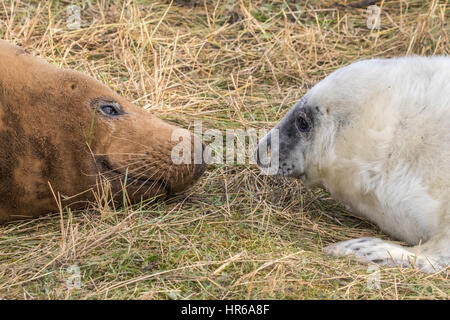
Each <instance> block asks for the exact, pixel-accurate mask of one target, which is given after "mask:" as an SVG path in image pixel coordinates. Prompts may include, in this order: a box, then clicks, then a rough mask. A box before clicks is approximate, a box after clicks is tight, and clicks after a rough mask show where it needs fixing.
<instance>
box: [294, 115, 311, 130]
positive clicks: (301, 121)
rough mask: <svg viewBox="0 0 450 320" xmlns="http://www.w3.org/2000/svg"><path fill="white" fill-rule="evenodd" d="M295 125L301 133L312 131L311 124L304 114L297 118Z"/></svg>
mask: <svg viewBox="0 0 450 320" xmlns="http://www.w3.org/2000/svg"><path fill="white" fill-rule="evenodd" d="M295 125H296V126H297V129H298V131H300V132H308V131H309V130H310V129H311V123H310V121H309V119H308V118H307V117H306V115H305V114H304V113H301V114H299V115H298V116H297V120H296V121H295Z"/></svg>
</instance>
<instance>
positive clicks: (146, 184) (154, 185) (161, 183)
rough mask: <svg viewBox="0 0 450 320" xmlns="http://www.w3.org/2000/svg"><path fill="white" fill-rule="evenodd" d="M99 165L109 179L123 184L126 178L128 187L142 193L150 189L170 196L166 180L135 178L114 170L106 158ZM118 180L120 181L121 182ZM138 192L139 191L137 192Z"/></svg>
mask: <svg viewBox="0 0 450 320" xmlns="http://www.w3.org/2000/svg"><path fill="white" fill-rule="evenodd" d="M96 163H97V164H99V165H100V167H101V169H102V170H101V172H103V173H106V174H105V176H106V177H107V178H109V179H119V180H121V181H122V182H124V181H125V178H126V186H127V187H130V186H131V187H133V188H138V190H142V193H146V192H147V191H149V188H151V189H153V190H157V192H160V191H163V192H161V193H165V194H168V193H170V190H169V188H168V185H167V182H166V181H165V180H164V179H149V178H146V177H142V178H141V177H139V178H138V177H133V176H132V175H129V174H127V173H124V172H121V171H120V170H118V169H114V167H113V166H112V165H111V163H110V162H109V161H108V160H107V159H106V158H104V157H102V158H99V159H97V162H96ZM119 180H118V181H119ZM136 192H137V191H136Z"/></svg>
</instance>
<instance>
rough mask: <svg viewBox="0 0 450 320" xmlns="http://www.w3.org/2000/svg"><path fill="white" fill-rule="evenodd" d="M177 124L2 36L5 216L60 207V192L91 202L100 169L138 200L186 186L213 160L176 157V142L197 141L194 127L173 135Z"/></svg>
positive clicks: (1, 215)
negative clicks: (185, 160)
mask: <svg viewBox="0 0 450 320" xmlns="http://www.w3.org/2000/svg"><path fill="white" fill-rule="evenodd" d="M175 130H178V131H180V130H182V132H183V130H184V129H181V128H178V127H176V126H172V125H170V124H168V123H166V122H164V121H162V120H160V119H158V118H157V117H155V116H154V115H152V114H150V113H149V112H146V111H145V110H143V109H141V108H138V107H136V106H135V105H133V104H132V103H130V102H128V101H127V100H125V99H124V98H122V97H120V96H119V95H118V94H116V93H115V92H113V91H112V90H111V89H109V88H108V87H106V86H105V85H103V84H102V83H100V82H98V81H97V80H95V79H93V78H91V77H89V76H86V75H84V74H82V73H80V72H77V71H74V70H67V69H60V68H58V67H56V66H53V65H51V64H49V63H47V62H46V61H44V60H42V59H40V58H38V57H35V56H32V55H30V54H27V53H26V52H25V51H24V50H23V49H21V48H19V47H17V46H15V45H12V44H10V43H9V42H6V41H3V40H0V150H1V152H0V222H3V221H7V220H12V219H17V218H24V217H35V216H39V215H41V214H45V213H49V212H54V211H55V210H57V209H58V207H57V203H56V201H55V198H54V195H53V192H54V193H55V194H58V193H59V194H60V195H61V198H62V199H63V202H62V204H63V205H71V206H73V207H77V208H78V207H81V206H83V205H86V201H92V200H93V199H94V197H95V196H94V193H93V192H89V190H95V189H96V186H97V187H98V185H99V176H101V177H103V178H106V179H107V180H108V181H109V184H108V185H109V186H110V190H111V194H114V195H117V194H118V195H120V197H123V194H124V193H123V192H122V191H123V186H125V187H126V191H127V193H126V194H127V197H128V198H129V200H130V201H131V202H136V201H140V200H141V199H148V198H151V197H155V196H159V195H166V194H170V193H173V192H176V191H180V190H182V189H184V188H185V187H187V186H188V185H190V184H191V183H192V182H193V181H195V180H196V179H197V178H198V177H199V176H200V175H201V174H202V173H203V171H204V170H205V164H204V162H203V161H200V162H201V163H200V164H194V162H193V161H192V162H191V163H186V164H180V165H176V164H174V163H173V161H172V159H171V151H172V148H173V147H174V145H179V144H180V143H186V144H189V145H188V147H189V148H191V149H190V150H192V148H193V146H194V138H193V136H192V135H191V134H190V133H189V132H188V131H186V130H184V135H185V136H186V137H189V138H190V139H182V141H181V142H180V141H172V140H173V136H172V134H173V133H174V131H175ZM191 138H192V139H191ZM183 140H185V142H183ZM186 146H187V145H186ZM192 154H194V152H192ZM197 162H198V161H197ZM101 185H104V183H102V184H101ZM52 189H53V191H52Z"/></svg>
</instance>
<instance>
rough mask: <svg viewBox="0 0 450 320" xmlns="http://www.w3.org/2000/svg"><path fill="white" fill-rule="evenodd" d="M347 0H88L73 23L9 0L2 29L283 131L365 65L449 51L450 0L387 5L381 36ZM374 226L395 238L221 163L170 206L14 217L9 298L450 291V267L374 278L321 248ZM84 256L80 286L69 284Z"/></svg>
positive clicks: (287, 185)
mask: <svg viewBox="0 0 450 320" xmlns="http://www.w3.org/2000/svg"><path fill="white" fill-rule="evenodd" d="M335 2H336V1H313V0H311V1H287V0H286V1H284V0H274V1H256V0H251V1H249V0H243V1H237V0H228V1H226V0H222V1H217V2H209V1H208V2H204V1H187V0H186V1H181V0H178V1H173V2H172V3H170V2H168V1H124V2H121V1H106V0H97V1H95V0H93V1H78V2H77V4H78V5H79V6H80V7H81V19H82V28H81V29H79V30H69V29H68V28H67V27H66V18H67V13H66V6H67V5H68V4H71V2H70V1H59V2H58V1H52V2H51V4H50V5H49V4H47V3H41V2H39V1H28V2H27V1H12V0H10V1H5V0H3V1H0V16H1V20H0V36H1V38H4V39H8V40H11V41H13V42H15V43H17V44H19V45H22V46H24V47H25V48H26V49H27V50H28V51H30V52H32V53H34V54H37V55H39V56H41V57H43V58H45V59H47V60H49V61H50V62H51V63H54V64H57V65H60V66H63V67H70V68H74V69H77V70H81V71H83V72H86V73H87V74H90V75H91V76H93V77H95V78H97V79H100V80H101V81H103V82H105V83H106V84H107V85H109V86H111V87H112V88H113V89H115V90H116V91H118V92H120V93H121V94H123V95H124V96H126V97H127V98H128V99H130V100H132V101H134V102H135V103H136V104H138V105H140V106H142V107H143V108H146V109H148V110H149V111H151V112H154V113H156V114H158V115H159V116H160V117H161V118H163V119H166V120H170V121H175V122H177V123H178V124H180V125H181V126H183V127H186V128H189V127H191V126H192V124H193V120H194V119H199V120H203V121H204V123H203V125H204V127H207V128H217V129H225V128H244V129H248V128H263V127H267V128H269V127H271V126H272V125H273V124H275V123H276V122H277V120H279V119H280V117H281V116H282V115H283V114H284V113H285V112H286V110H288V108H289V107H290V105H292V104H293V103H294V102H295V101H296V100H297V99H299V98H300V97H301V96H302V95H303V94H304V93H305V92H306V91H307V90H308V88H310V87H311V86H312V85H313V84H314V83H316V82H317V81H319V80H320V79H322V78H323V77H325V76H326V75H327V74H329V73H330V72H332V71H333V70H335V69H336V68H339V67H341V66H343V65H346V64H348V63H350V62H352V61H355V60H358V59H362V58H366V57H376V56H383V57H391V56H397V55H404V54H426V55H432V54H449V51H450V50H449V39H448V31H449V30H448V25H447V24H446V23H447V21H448V18H449V10H448V1H436V0H430V1H419V0H411V1H409V0H402V1H380V2H378V5H379V6H381V7H382V10H383V15H382V26H383V28H382V29H381V30H379V31H372V32H371V31H370V30H368V29H367V27H366V14H365V9H364V8H361V9H358V8H350V7H345V6H337V5H334V3H335ZM349 2H350V1H349ZM354 2H355V1H353V3H354ZM361 236H379V237H383V238H385V236H384V235H383V234H382V233H381V232H380V231H379V230H378V229H377V228H376V227H375V226H373V225H371V224H369V223H367V222H364V221H361V220H359V219H357V218H354V217H352V216H351V214H350V213H348V212H346V211H345V209H343V208H342V207H341V206H339V205H338V204H337V203H335V202H334V201H332V200H331V199H330V198H329V196H328V195H327V193H325V192H324V191H322V190H306V189H304V188H303V187H302V185H301V183H300V182H297V181H292V180H284V179H275V178H269V177H265V178H261V177H260V176H258V169H257V168H255V167H254V166H250V165H248V166H237V165H236V166H233V165H223V166H219V165H217V166H212V167H210V169H209V170H208V172H207V173H206V174H205V176H204V177H203V178H202V180H201V181H200V182H199V183H198V184H197V185H196V186H194V187H193V188H192V189H190V190H188V191H186V192H185V193H184V194H182V195H179V196H177V198H175V199H171V200H168V201H165V202H158V203H154V204H152V205H145V206H139V207H134V208H129V207H128V208H125V209H123V210H120V211H114V210H112V209H110V208H108V207H104V206H103V207H100V206H98V207H95V206H94V207H93V208H91V209H90V210H86V211H85V212H76V213H75V212H73V213H72V212H67V211H64V212H62V214H61V215H59V214H55V215H53V216H46V217H42V218H40V219H36V220H33V221H21V222H16V223H10V224H7V225H3V226H0V298H25V299H37V298H50V299H55V298H62V299H65V298H68V299H78V298H79V299H91V298H97V299H134V298H137V299H166V298H171V299H181V298H191V299H205V298H210V299H232V298H234V299H241V298H253V299H266V298H276V299H322V298H324V299H335V298H338V299H419V298H420V299H447V298H448V296H449V292H450V288H449V282H448V276H447V275H445V274H442V273H441V274H435V275H428V274H423V273H420V272H417V271H415V270H397V269H387V268H384V269H382V270H381V277H380V278H381V288H380V289H370V288H368V286H367V281H368V278H369V277H370V273H368V272H367V266H365V265H361V264H358V263H356V262H354V261H352V260H350V259H346V258H341V259H337V258H331V257H328V256H325V255H324V254H323V253H322V252H321V248H322V247H323V246H324V245H326V244H329V243H332V242H336V241H339V240H345V239H349V238H353V237H361ZM71 265H78V266H79V267H80V270H81V275H82V287H81V289H74V290H68V289H67V287H66V280H67V279H68V277H69V276H70V274H68V273H67V268H68V267H69V266H71Z"/></svg>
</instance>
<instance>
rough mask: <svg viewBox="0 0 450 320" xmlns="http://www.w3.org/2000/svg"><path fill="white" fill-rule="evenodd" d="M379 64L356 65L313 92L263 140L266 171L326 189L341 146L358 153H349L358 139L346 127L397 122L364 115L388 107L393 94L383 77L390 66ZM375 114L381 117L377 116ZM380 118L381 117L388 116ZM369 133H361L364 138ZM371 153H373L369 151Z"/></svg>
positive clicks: (259, 156)
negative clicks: (386, 105)
mask: <svg viewBox="0 0 450 320" xmlns="http://www.w3.org/2000/svg"><path fill="white" fill-rule="evenodd" d="M376 63H378V60H377V59H373V60H365V61H360V62H357V63H353V64H351V65H349V66H346V67H344V68H341V69H338V70H337V71H335V72H333V73H332V74H330V75H329V76H328V77H326V78H325V79H324V80H322V81H321V82H319V83H317V84H316V85H315V86H314V87H313V88H311V89H310V90H309V91H308V92H307V93H306V94H305V95H304V96H303V97H302V98H301V99H300V100H299V101H298V102H297V103H296V104H295V105H294V106H293V107H292V108H291V109H290V110H289V111H288V113H287V114H286V115H285V116H284V117H283V118H282V119H281V121H280V122H279V123H278V124H277V125H276V126H275V127H274V128H273V129H272V130H271V131H270V132H269V133H268V134H267V135H266V136H265V137H264V138H263V139H261V141H260V142H259V144H258V150H257V159H258V164H259V165H260V166H261V167H263V168H266V169H267V167H270V169H271V170H270V171H269V172H271V174H276V175H282V176H289V177H295V178H301V179H302V181H303V182H305V183H306V184H307V185H319V186H324V180H325V177H326V176H327V175H328V174H329V172H330V170H331V169H332V168H331V167H332V164H333V161H334V160H335V157H336V154H335V152H336V149H337V145H339V148H340V152H341V153H346V152H347V151H348V154H354V153H352V152H351V151H355V150H348V149H349V148H352V141H348V140H349V139H358V137H357V136H355V134H354V132H355V131H356V132H357V130H352V134H351V135H350V134H347V135H346V134H345V133H346V132H347V129H349V128H350V127H352V126H353V125H354V124H357V125H366V126H367V127H369V128H370V127H371V128H375V129H376V127H377V126H378V127H380V126H383V125H385V124H386V121H390V120H389V119H391V120H392V118H389V117H383V119H384V118H388V120H382V121H378V120H380V118H379V119H362V118H361V117H364V116H365V115H364V112H362V111H364V108H372V107H374V106H375V105H380V104H381V105H383V103H382V101H381V100H383V99H388V98H389V96H390V92H389V84H388V83H386V82H384V81H383V80H382V78H380V74H383V73H385V74H388V73H389V65H384V64H382V65H380V66H376V67H375V66H374V64H376ZM380 84H381V85H380ZM380 93H382V94H380ZM379 109H380V110H381V108H379ZM370 115H371V116H374V117H376V116H377V113H376V112H374V113H371V114H370ZM378 116H380V117H382V116H383V112H382V111H380V113H379V114H378ZM377 121H378V123H377ZM371 122H372V123H371ZM353 129H355V128H353ZM365 131H367V130H361V131H360V132H362V134H363V135H364V133H363V132H365ZM267 149H269V150H270V151H271V154H270V159H268V156H267V152H265V151H266V150H267ZM368 150H369V151H367V152H370V147H369V148H368ZM358 152H359V153H360V154H361V153H363V152H366V151H364V150H358ZM264 155H266V156H264ZM274 160H275V161H274ZM334 169H335V168H334Z"/></svg>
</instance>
